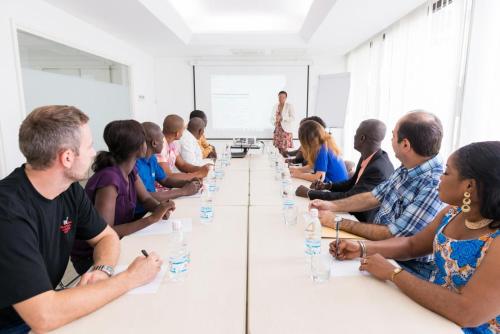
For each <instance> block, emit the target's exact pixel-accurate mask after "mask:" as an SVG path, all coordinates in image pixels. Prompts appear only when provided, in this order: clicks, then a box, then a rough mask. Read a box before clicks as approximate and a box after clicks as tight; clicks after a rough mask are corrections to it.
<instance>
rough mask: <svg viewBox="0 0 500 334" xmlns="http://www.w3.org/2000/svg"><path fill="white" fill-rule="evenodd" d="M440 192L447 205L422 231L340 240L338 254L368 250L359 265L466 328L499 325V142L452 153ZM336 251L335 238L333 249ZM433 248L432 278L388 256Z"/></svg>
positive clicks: (492, 329)
mask: <svg viewBox="0 0 500 334" xmlns="http://www.w3.org/2000/svg"><path fill="white" fill-rule="evenodd" d="M439 197H440V198H441V200H442V201H443V202H445V203H448V204H449V206H448V207H446V208H445V209H444V210H442V211H441V212H440V213H439V214H438V215H437V216H436V218H435V219H434V221H433V222H431V223H430V224H429V225H428V226H427V228H426V229H424V230H423V231H422V232H420V233H419V234H417V235H414V236H412V237H406V238H404V237H403V238H392V239H389V240H384V241H366V242H362V241H360V242H350V241H341V242H340V243H339V247H338V255H337V257H338V258H339V259H341V260H342V259H352V258H356V257H358V256H360V255H362V258H361V266H360V270H366V271H368V272H370V273H371V274H372V275H373V276H375V277H377V278H378V279H381V280H391V281H393V283H394V284H395V285H396V286H397V287H398V288H399V289H400V290H401V291H403V293H405V294H406V295H408V296H409V297H410V298H412V299H413V300H415V301H416V302H417V303H419V304H421V305H422V306H424V307H426V308H428V309H430V310H432V311H434V312H436V313H438V314H440V315H442V316H443V317H445V318H447V319H449V320H451V321H453V322H455V323H456V324H458V325H459V326H460V327H462V330H463V332H464V333H500V237H498V236H499V235H500V142H498V141H491V142H481V143H473V144H470V145H467V146H465V147H462V148H460V149H459V150H457V151H456V152H455V153H453V154H452V155H451V156H450V157H449V159H448V163H447V166H446V171H445V173H444V174H443V176H442V177H441V183H440V185H439ZM336 251H337V249H336V246H335V242H333V243H332V244H331V245H330V253H331V254H336ZM431 252H432V253H433V254H434V258H435V264H436V268H435V270H434V273H433V275H432V276H431V278H430V281H429V282H428V281H425V280H422V279H420V278H417V277H416V276H413V275H411V274H410V273H408V272H405V271H404V270H401V269H399V268H396V267H394V266H393V265H392V264H391V263H390V262H389V261H387V260H386V258H392V259H398V260H405V259H412V258H417V257H420V256H424V255H427V254H430V253H431ZM408 325H411V324H408ZM402 331H404V329H402Z"/></svg>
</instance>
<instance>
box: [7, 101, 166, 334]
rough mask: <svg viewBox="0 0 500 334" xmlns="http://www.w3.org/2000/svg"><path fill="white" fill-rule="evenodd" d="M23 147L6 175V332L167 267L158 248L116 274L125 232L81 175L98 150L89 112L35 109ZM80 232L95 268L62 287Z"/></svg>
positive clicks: (50, 324) (52, 320)
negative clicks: (99, 208) (95, 201)
mask: <svg viewBox="0 0 500 334" xmlns="http://www.w3.org/2000/svg"><path fill="white" fill-rule="evenodd" d="M19 146H20V148H21V151H22V153H23V154H24V156H25V157H26V161H27V163H26V164H24V165H23V166H21V167H19V168H17V169H15V170H14V171H13V172H12V173H11V174H10V175H9V176H7V177H6V178H5V179H3V180H1V181H0V273H1V274H0V333H2V332H9V333H26V332H28V331H29V330H30V328H31V329H33V331H35V332H46V331H49V330H53V329H55V328H58V327H60V326H62V325H64V324H67V323H69V322H71V321H73V320H75V319H77V318H80V317H82V316H84V315H86V314H88V313H90V312H93V311H95V310H96V309H98V308H99V307H101V306H103V305H105V304H106V303H108V302H110V301H112V300H113V299H115V298H117V297H119V296H120V295H122V294H124V293H125V292H127V291H128V290H130V289H131V288H135V287H137V286H140V285H143V284H145V283H148V282H150V281H152V280H153V279H154V277H155V276H156V275H157V273H158V271H159V270H160V267H161V260H160V259H159V258H158V256H157V255H156V254H154V253H151V254H150V256H148V257H143V256H140V257H138V258H136V259H135V260H134V262H133V263H132V264H131V265H130V266H129V268H128V269H127V270H126V271H125V272H123V273H120V274H118V275H116V276H112V275H113V267H114V266H115V264H116V261H117V259H118V256H119V249H120V248H119V247H120V246H119V240H118V237H117V235H116V233H115V232H114V231H113V230H112V229H111V228H110V227H109V226H107V225H106V223H105V222H104V221H103V220H102V219H101V217H99V215H98V214H97V213H96V211H95V210H94V208H93V206H92V203H91V202H90V201H89V199H88V198H87V196H86V195H85V193H84V191H83V189H82V187H81V186H80V185H79V184H78V182H77V181H78V180H81V179H83V178H84V177H85V175H86V173H87V170H88V168H89V166H90V163H91V161H92V159H93V157H94V156H95V151H94V149H93V147H92V136H91V133H90V128H89V126H88V117H87V116H86V115H85V114H84V113H82V112H81V111H80V110H78V109H76V108H74V107H68V106H47V107H41V108H38V109H35V110H34V111H33V112H32V113H31V114H29V115H28V117H27V118H26V119H25V120H24V121H23V123H22V125H21V128H20V130H19ZM75 238H76V239H83V240H87V241H88V243H89V244H90V245H91V246H93V247H94V267H93V268H92V270H91V271H89V272H87V273H86V274H84V275H83V276H82V278H81V280H80V282H79V284H78V286H77V287H75V288H71V289H66V290H63V291H60V292H55V291H54V288H55V287H56V286H57V284H58V283H59V282H60V281H61V278H62V276H63V274H64V271H65V269H66V266H67V264H68V260H69V254H70V251H71V249H72V247H73V242H74V240H75Z"/></svg>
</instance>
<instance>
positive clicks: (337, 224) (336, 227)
mask: <svg viewBox="0 0 500 334" xmlns="http://www.w3.org/2000/svg"><path fill="white" fill-rule="evenodd" d="M339 225H340V224H339V222H336V224H335V238H336V240H335V257H338V256H339Z"/></svg>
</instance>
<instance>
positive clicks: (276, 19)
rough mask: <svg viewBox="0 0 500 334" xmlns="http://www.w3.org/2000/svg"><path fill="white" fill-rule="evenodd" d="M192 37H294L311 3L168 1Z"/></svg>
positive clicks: (306, 0)
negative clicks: (253, 34)
mask: <svg viewBox="0 0 500 334" xmlns="http://www.w3.org/2000/svg"><path fill="white" fill-rule="evenodd" d="M170 3H171V4H172V6H173V7H174V8H175V10H176V11H177V12H178V13H179V15H180V16H181V17H182V18H183V19H184V21H185V22H186V24H187V25H188V26H189V28H190V30H191V31H192V32H193V33H231V32H257V31H260V32H290V33H298V32H299V31H300V28H301V27H302V24H303V22H304V19H305V18H306V16H307V13H308V12H309V9H310V8H311V4H312V3H313V0H273V1H269V0H253V1H248V0H231V1H228V0H208V1H207V0H170Z"/></svg>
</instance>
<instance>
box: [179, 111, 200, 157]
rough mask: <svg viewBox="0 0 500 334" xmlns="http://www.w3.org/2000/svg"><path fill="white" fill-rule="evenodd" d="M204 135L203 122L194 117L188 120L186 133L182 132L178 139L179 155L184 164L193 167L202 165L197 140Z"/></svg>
mask: <svg viewBox="0 0 500 334" xmlns="http://www.w3.org/2000/svg"><path fill="white" fill-rule="evenodd" d="M204 133H205V122H204V121H203V120H202V119H201V118H199V117H194V118H191V119H190V120H189V123H188V126H187V131H184V132H183V134H182V137H181V139H179V146H180V147H179V153H180V155H181V157H182V159H184V161H185V162H187V163H189V164H191V165H193V166H202V165H203V156H202V153H201V149H200V145H199V144H198V139H200V137H201V136H203V134H204Z"/></svg>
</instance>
